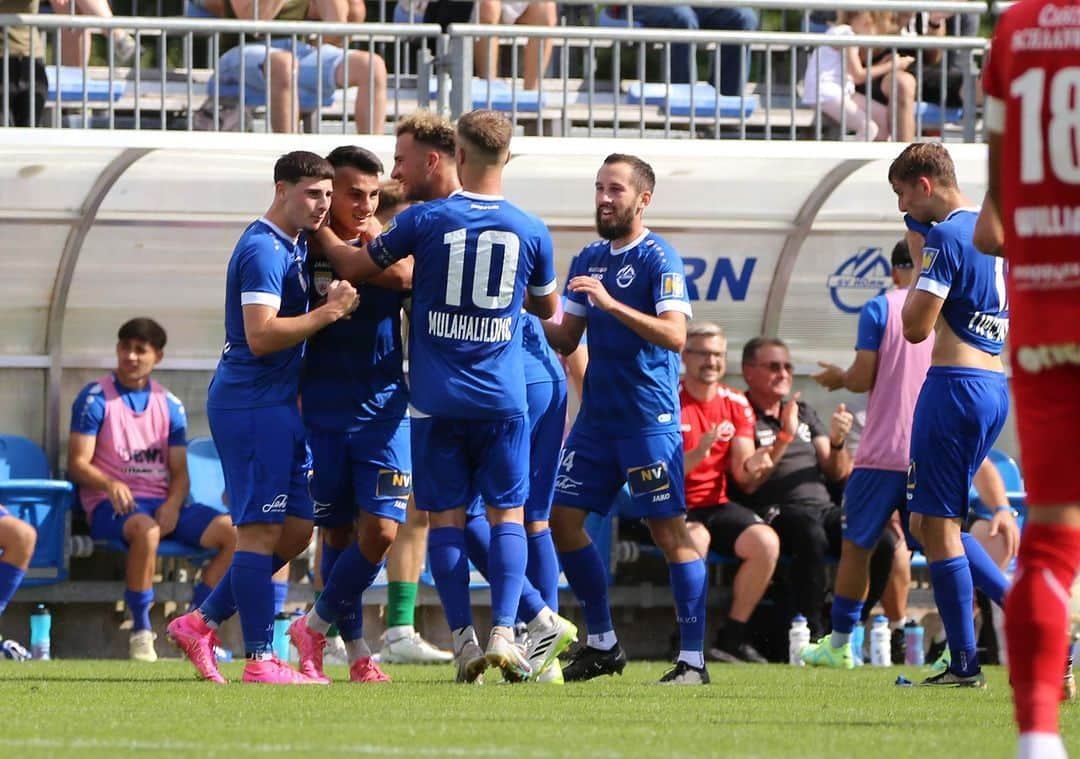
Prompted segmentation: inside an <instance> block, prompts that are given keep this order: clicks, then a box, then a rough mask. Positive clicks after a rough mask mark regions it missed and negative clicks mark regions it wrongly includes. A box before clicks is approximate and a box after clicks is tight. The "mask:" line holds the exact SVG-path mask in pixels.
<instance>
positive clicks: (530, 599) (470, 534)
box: [465, 514, 558, 622]
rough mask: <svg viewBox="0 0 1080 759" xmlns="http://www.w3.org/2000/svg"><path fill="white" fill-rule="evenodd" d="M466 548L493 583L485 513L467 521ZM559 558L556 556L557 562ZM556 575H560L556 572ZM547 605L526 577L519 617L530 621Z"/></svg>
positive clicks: (486, 577) (477, 565) (524, 620)
mask: <svg viewBox="0 0 1080 759" xmlns="http://www.w3.org/2000/svg"><path fill="white" fill-rule="evenodd" d="M465 548H466V552H467V553H468V555H469V561H471V562H472V565H473V566H474V567H476V569H477V570H478V571H479V572H480V574H482V575H483V576H484V579H486V580H487V581H488V583H489V584H490V583H491V576H490V575H489V574H488V563H489V558H488V554H489V552H490V550H491V525H490V524H489V523H488V520H487V517H486V516H484V515H483V514H481V515H478V516H473V517H470V518H469V521H467V522H466V523H465ZM557 561H558V558H556V562H557ZM556 577H558V575H557V574H556ZM544 606H545V604H544V599H543V598H542V597H541V596H540V593H539V591H537V589H536V588H535V587H534V586H533V584H532V583H530V582H529V579H528V578H527V577H526V578H525V579H524V582H523V584H522V587H521V600H520V601H519V602H518V607H517V617H518V619H519V620H521V621H522V622H529V621H531V620H532V618H533V617H535V616H536V615H537V614H539V613H540V610H541V609H543V608H544Z"/></svg>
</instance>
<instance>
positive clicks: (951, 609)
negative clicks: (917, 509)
mask: <svg viewBox="0 0 1080 759" xmlns="http://www.w3.org/2000/svg"><path fill="white" fill-rule="evenodd" d="M930 578H931V580H932V581H933V583H934V602H935V603H936V604H937V608H938V613H939V614H940V615H941V622H942V624H943V625H944V626H945V636H946V637H947V638H948V639H949V652H950V653H951V654H952V665H951V666H950V669H951V670H952V672H953V674H956V675H960V676H961V677H967V676H970V675H973V674H975V673H976V672H978V671H979V660H978V657H977V656H976V654H975V623H974V621H973V620H972V618H971V608H972V606H971V605H972V603H973V602H974V600H975V588H974V587H973V586H972V583H971V569H969V565H968V560H967V557H965V556H956V557H954V558H951V559H945V560H944V561H935V562H931V564H930Z"/></svg>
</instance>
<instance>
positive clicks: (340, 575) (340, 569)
mask: <svg viewBox="0 0 1080 759" xmlns="http://www.w3.org/2000/svg"><path fill="white" fill-rule="evenodd" d="M323 550H324V551H325V550H326V547H325V546H323ZM323 555H324V556H325V553H324V554H323ZM382 566H383V562H379V563H378V564H372V563H371V562H370V561H368V560H367V558H365V556H364V554H363V553H361V552H360V546H358V545H357V544H356V543H355V542H354V543H353V544H352V545H350V546H349V547H348V548H346V549H345V550H344V551H342V552H341V555H340V556H339V557H338V558H337V561H336V562H335V563H334V568H333V569H332V570H331V572H330V576H329V577H325V578H323V581H324V582H325V583H326V586H325V587H324V588H323V592H322V595H321V596H319V600H318V601H316V602H315V613H316V614H318V615H319V616H320V617H322V618H323V619H325V620H326V621H327V622H336V623H337V626H338V629H339V630H340V631H341V638H342V640H347V641H348V640H359V639H360V638H362V637H363V636H364V615H363V609H362V607H361V605H360V597H361V594H362V593H363V592H364V591H365V590H367V589H368V588H369V587H371V583H373V582H374V581H375V577H376V576H378V574H379V570H381V569H382Z"/></svg>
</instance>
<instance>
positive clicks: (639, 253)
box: [563, 230, 691, 437]
mask: <svg viewBox="0 0 1080 759" xmlns="http://www.w3.org/2000/svg"><path fill="white" fill-rule="evenodd" d="M576 276H590V277H596V278H597V279H599V280H601V281H602V282H603V283H604V287H605V289H606V290H607V291H608V293H610V294H611V296H612V297H613V298H615V300H617V301H619V302H620V303H623V304H625V305H627V306H629V307H630V308H633V309H635V310H637V311H641V312H642V313H646V314H650V315H659V314H662V313H663V312H665V311H678V312H680V313H683V314H686V316H687V317H689V316H690V313H691V312H690V301H689V299H688V298H687V295H686V287H685V286H684V283H683V263H682V259H680V258H679V254H678V253H676V252H675V250H674V249H673V248H672V247H671V246H670V245H668V243H667V242H665V241H664V240H663V239H662V238H660V237H658V236H657V235H654V234H653V233H652V232H650V231H648V230H645V232H644V233H643V234H642V235H641V237H639V238H638V239H636V240H634V241H633V242H632V243H630V244H629V245H627V246H626V247H624V248H618V249H614V250H613V249H612V247H611V243H610V242H609V241H607V240H600V241H598V242H594V243H592V244H591V245H588V246H587V247H586V248H585V249H584V250H582V251H581V253H580V254H578V256H577V258H575V259H574V261H573V262H572V263H571V264H570V278H573V277H576ZM563 307H564V308H565V309H566V313H568V314H573V315H575V316H580V317H584V318H585V320H586V329H587V330H588V334H589V366H588V368H587V369H586V370H585V388H584V391H583V395H584V397H583V398H582V403H581V411H580V417H579V418H580V419H581V420H582V421H583V422H585V423H588V424H591V425H594V426H596V427H599V428H601V429H602V430H603V431H604V432H606V433H609V434H611V435H613V436H616V437H628V436H633V435H637V434H640V433H642V432H662V431H668V430H672V429H674V430H678V429H679V354H678V353H675V352H674V351H670V350H668V349H667V348H661V347H660V346H658V345H654V344H653V343H650V342H649V341H648V340H645V339H643V338H641V337H639V336H638V335H637V334H636V333H635V332H634V331H633V330H631V329H630V328H629V327H626V326H625V325H624V324H623V323H622V322H620V321H619V320H618V319H616V318H615V317H614V316H612V315H611V314H608V313H606V312H604V311H601V310H600V309H598V308H595V307H594V306H592V305H590V304H589V302H588V298H587V297H586V296H585V294H584V293H574V292H569V291H567V293H566V302H565V303H564V306H563Z"/></svg>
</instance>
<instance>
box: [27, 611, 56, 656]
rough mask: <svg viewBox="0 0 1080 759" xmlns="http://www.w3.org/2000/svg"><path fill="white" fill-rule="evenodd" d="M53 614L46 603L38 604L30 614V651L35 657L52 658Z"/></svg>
mask: <svg viewBox="0 0 1080 759" xmlns="http://www.w3.org/2000/svg"><path fill="white" fill-rule="evenodd" d="M51 635H52V615H51V614H50V613H49V610H48V609H46V608H45V604H38V605H37V606H36V607H35V608H34V613H33V614H31V615H30V653H31V655H32V656H33V657H34V658H35V659H50V658H52V657H51V655H50V649H51V648H52V646H51V645H50V636H51Z"/></svg>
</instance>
